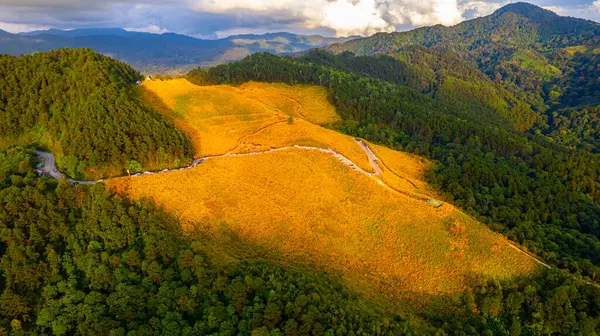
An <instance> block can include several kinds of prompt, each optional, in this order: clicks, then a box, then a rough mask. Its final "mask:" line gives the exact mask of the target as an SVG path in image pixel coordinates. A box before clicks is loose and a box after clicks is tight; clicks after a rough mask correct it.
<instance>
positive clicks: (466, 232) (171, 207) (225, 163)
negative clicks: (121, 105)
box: [107, 146, 536, 304]
mask: <svg viewBox="0 0 600 336" xmlns="http://www.w3.org/2000/svg"><path fill="white" fill-rule="evenodd" d="M371 147H373V146H371ZM375 149H376V151H377V154H378V155H381V156H382V157H383V158H385V159H386V160H388V159H392V158H394V159H393V160H394V163H389V164H386V165H387V166H389V167H393V168H392V169H398V170H399V173H402V174H404V176H405V177H408V178H410V180H411V181H413V183H414V184H415V185H417V186H419V188H417V189H418V190H415V192H424V191H423V190H426V189H427V188H426V185H425V184H424V182H423V181H422V175H421V174H422V169H423V168H424V167H425V166H426V165H427V163H426V162H422V161H420V160H419V158H417V157H414V156H411V155H407V154H404V153H400V152H393V151H390V152H387V150H385V149H383V148H379V147H376V148H375ZM396 160H397V161H396ZM415 167H416V168H415ZM404 168H406V169H404ZM377 179H378V178H377V177H369V176H367V175H365V174H361V173H359V172H356V171H354V170H351V169H349V168H348V167H347V166H345V165H344V164H342V163H340V162H339V161H338V160H337V159H335V158H333V157H332V156H331V155H328V154H326V153H322V152H318V151H308V150H305V149H288V150H282V151H277V152H270V153H263V154H259V155H251V156H237V157H220V158H213V159H208V160H206V161H205V162H203V163H201V164H200V165H198V166H197V167H195V168H193V169H190V170H184V171H177V172H171V173H166V174H156V175H144V176H139V177H124V178H119V179H115V180H110V181H107V185H108V186H109V188H111V189H112V190H114V191H116V192H119V193H123V194H126V195H127V196H129V197H131V198H133V199H151V200H153V201H154V202H155V203H156V204H157V205H159V206H161V207H164V208H165V209H166V210H168V211H169V212H171V213H173V214H174V215H175V216H176V217H177V218H179V219H180V221H181V223H182V224H183V225H184V228H185V229H186V230H188V231H194V230H196V229H197V228H204V229H206V228H208V229H209V230H210V231H212V232H213V234H214V235H215V236H216V237H217V239H219V238H218V237H219V236H220V235H221V234H222V232H224V231H227V232H230V233H232V234H234V235H236V236H239V237H240V238H241V239H243V240H244V241H249V242H252V243H253V244H255V245H257V246H260V247H261V248H264V249H267V250H268V251H269V252H268V253H266V254H265V255H264V257H266V258H268V259H271V260H272V261H274V262H283V263H287V264H292V265H311V266H316V267H317V268H318V269H321V270H325V271H328V272H333V273H335V274H339V275H340V276H342V278H343V279H344V281H346V282H347V283H349V284H351V285H353V286H354V287H355V288H360V289H361V290H363V291H364V292H365V293H373V294H374V295H378V296H379V297H387V298H393V299H402V301H404V302H413V303H417V304H419V303H422V302H424V301H425V300H426V297H427V296H429V295H437V294H452V293H458V292H460V291H462V290H463V289H465V288H466V284H467V281H468V280H467V279H468V278H469V277H471V276H472V275H487V276H492V277H498V278H504V277H513V276H517V275H519V274H522V273H525V272H529V271H531V270H533V269H534V268H535V267H536V266H535V264H534V262H533V261H532V260H531V259H529V258H528V257H527V256H525V255H524V254H522V253H520V252H519V251H517V250H516V249H514V248H512V247H511V246H510V245H509V244H508V243H507V241H506V240H505V238H503V237H502V236H500V235H497V234H494V233H492V232H490V231H489V230H487V229H486V227H485V226H484V225H483V224H481V223H479V222H476V221H474V220H473V219H471V218H470V217H469V216H467V215H465V214H464V213H462V212H460V211H459V210H457V209H456V208H454V207H453V206H452V205H450V204H444V205H443V206H442V207H441V208H439V209H436V208H434V207H432V206H430V205H428V204H426V203H425V202H424V201H423V200H421V199H416V198H412V197H408V196H405V195H402V194H398V193H395V192H392V191H391V190H390V189H388V188H386V187H384V186H382V185H380V184H379V183H378V182H377ZM398 187H400V186H398ZM411 188H412V187H411ZM226 241H227V240H223V244H226ZM236 248H239V247H238V246H237V245H236V246H223V249H225V250H230V251H235V250H236Z"/></svg>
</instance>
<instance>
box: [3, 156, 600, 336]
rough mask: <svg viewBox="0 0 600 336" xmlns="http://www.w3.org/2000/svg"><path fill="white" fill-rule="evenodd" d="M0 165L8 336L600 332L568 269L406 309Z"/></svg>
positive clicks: (14, 162) (591, 293)
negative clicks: (220, 246) (228, 249)
mask: <svg viewBox="0 0 600 336" xmlns="http://www.w3.org/2000/svg"><path fill="white" fill-rule="evenodd" d="M0 158H1V159H2V160H1V161H0V163H1V166H0V173H1V174H2V175H1V176H0V232H2V235H0V334H12V335H25V334H52V335H89V334H102V335H155V334H159V335H207V334H219V335H238V334H241V335H253V336H256V335H444V334H449V335H464V334H486V335H493V334H509V333H510V334H512V335H518V334H521V333H522V334H564V335H569V334H573V335H577V334H580V335H592V334H594V333H597V332H600V330H599V328H600V327H599V325H600V317H599V315H598V314H599V312H600V290H599V289H598V288H597V287H595V286H591V285H587V284H585V283H584V282H583V281H581V280H579V279H578V278H576V277H573V275H571V274H568V273H567V272H565V271H559V270H556V269H554V270H545V271H543V272H541V273H540V274H535V275H532V276H530V277H525V278H520V279H514V280H507V281H501V282H499V281H496V280H491V279H490V280H487V279H474V282H473V289H472V290H470V291H468V292H467V293H465V294H464V295H462V296H461V297H460V298H456V299H451V300H448V298H440V302H444V305H443V306H440V305H435V306H434V307H429V308H425V309H424V310H423V311H421V312H418V313H414V314H403V315H399V314H397V313H395V312H389V311H386V310H383V309H381V308H378V306H377V305H376V304H375V303H373V302H371V301H369V300H366V299H365V298H364V297H362V296H360V295H358V294H357V293H354V292H352V291H351V290H349V289H348V288H347V287H345V286H344V285H343V284H342V283H340V282H339V280H335V279H332V278H330V276H329V275H327V274H322V273H317V272H313V271H310V270H293V269H289V268H282V267H278V266H275V265H272V264H269V263H266V262H263V261H260V260H240V259H239V258H236V256H235V255H226V254H227V252H224V251H223V249H215V244H214V243H211V238H210V236H207V235H205V234H204V233H203V232H202V231H199V232H197V233H196V234H194V235H191V236H184V235H183V234H182V233H181V231H180V229H179V225H180V224H179V223H178V222H177V221H176V220H175V219H174V218H172V217H171V216H170V215H168V214H167V213H165V212H163V211H159V210H155V209H153V208H152V207H151V206H150V205H148V204H145V203H132V202H130V201H128V200H124V199H121V198H119V197H117V196H114V195H110V194H109V193H107V192H106V191H105V189H104V187H103V185H102V184H98V185H95V186H81V185H72V184H69V183H67V182H66V181H61V182H56V181H53V180H49V179H46V178H45V177H39V176H37V175H36V174H34V173H33V171H32V170H31V168H30V165H31V163H32V158H31V157H30V156H29V155H28V154H27V153H26V152H25V151H24V149H23V148H20V147H12V148H10V149H8V150H1V149H0ZM199 224H201V223H199ZM239 243H244V242H239ZM216 256H218V258H216ZM224 260H229V261H227V262H224Z"/></svg>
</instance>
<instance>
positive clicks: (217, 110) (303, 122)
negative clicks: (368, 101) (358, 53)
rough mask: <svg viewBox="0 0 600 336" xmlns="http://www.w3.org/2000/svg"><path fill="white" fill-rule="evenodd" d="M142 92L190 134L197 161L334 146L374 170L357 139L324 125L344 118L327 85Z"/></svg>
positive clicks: (176, 85)
mask: <svg viewBox="0 0 600 336" xmlns="http://www.w3.org/2000/svg"><path fill="white" fill-rule="evenodd" d="M142 94H143V95H144V96H145V97H146V99H147V100H148V101H149V102H150V104H151V105H152V106H153V107H155V108H156V109H158V110H159V111H161V112H162V113H163V114H166V115H169V116H171V117H172V118H173V119H174V120H175V123H176V125H177V126H178V127H180V128H181V129H183V130H184V131H186V133H187V134H188V135H190V137H191V139H192V144H193V145H194V148H195V149H196V157H203V156H210V155H219V154H225V153H228V152H234V153H244V152H251V151H263V150H268V149H269V148H276V147H285V146H291V145H304V146H316V147H323V148H332V149H334V150H335V151H337V152H339V153H341V154H342V155H344V156H346V157H347V158H349V159H350V160H352V161H353V162H355V163H356V164H358V165H359V166H360V167H361V168H363V169H365V170H371V166H370V165H369V163H368V160H367V157H366V155H365V154H364V152H363V151H362V150H361V149H360V148H359V147H358V146H357V145H356V143H355V142H354V141H353V140H352V138H351V137H348V136H345V135H342V134H339V133H337V132H334V131H331V130H329V129H326V128H323V127H320V126H318V125H324V124H332V123H335V122H338V121H339V120H340V117H339V116H338V115H337V113H336V111H335V108H334V107H333V105H331V103H330V102H329V101H328V99H327V93H326V91H325V89H324V88H322V87H316V86H308V85H299V86H290V85H285V84H267V83H256V82H250V83H246V84H243V85H241V86H240V87H232V86H227V85H214V86H197V85H194V84H192V83H190V82H188V81H187V80H185V79H175V80H168V81H147V82H145V83H144V85H143V88H142ZM289 116H292V117H293V120H294V121H293V122H292V123H291V124H290V123H288V117H289Z"/></svg>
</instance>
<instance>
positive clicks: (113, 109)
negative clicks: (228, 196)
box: [0, 49, 192, 178]
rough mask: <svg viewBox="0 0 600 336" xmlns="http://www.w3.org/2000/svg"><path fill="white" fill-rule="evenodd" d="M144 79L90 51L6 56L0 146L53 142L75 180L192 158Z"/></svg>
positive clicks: (1, 59)
mask: <svg viewBox="0 0 600 336" xmlns="http://www.w3.org/2000/svg"><path fill="white" fill-rule="evenodd" d="M141 79H142V76H141V75H140V74H139V73H138V72H137V71H135V70H133V69H132V68H131V67H129V66H128V65H125V64H123V63H121V62H118V61H115V60H112V59H110V58H108V57H105V56H102V55H100V54H98V53H96V52H94V51H91V50H89V49H72V50H69V49H62V50H56V51H51V52H47V53H37V54H34V55H29V56H21V57H12V56H0V92H1V93H0V137H1V141H0V144H4V145H6V144H11V143H19V144H36V145H38V146H47V147H49V148H50V149H51V150H52V151H53V153H54V154H55V155H57V161H58V165H59V167H60V168H61V169H62V170H64V172H66V173H67V174H68V175H70V176H71V177H87V178H90V177H100V176H103V175H105V174H107V173H108V174H121V173H122V172H123V171H124V169H125V164H126V162H127V161H129V160H136V161H137V162H139V163H140V164H141V165H142V166H144V167H150V168H159V167H164V166H177V165H179V164H183V163H186V162H187V161H188V160H190V159H191V155H192V148H191V145H190V142H189V140H188V139H187V138H186V136H185V135H184V134H183V133H182V132H180V131H179V130H178V129H176V128H175V127H174V126H173V125H172V124H171V123H170V122H169V121H167V120H165V119H163V118H162V117H161V115H160V114H159V113H158V112H156V111H154V110H152V109H150V108H149V107H147V106H146V105H145V103H144V102H143V101H142V100H141V99H140V98H139V97H138V96H137V94H136V92H135V90H134V86H135V85H136V81H138V80H141Z"/></svg>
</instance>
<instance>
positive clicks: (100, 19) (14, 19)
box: [0, 0, 600, 38]
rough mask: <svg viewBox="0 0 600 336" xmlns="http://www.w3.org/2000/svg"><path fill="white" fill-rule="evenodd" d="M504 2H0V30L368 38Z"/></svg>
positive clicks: (546, 1) (589, 3)
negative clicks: (122, 30)
mask: <svg viewBox="0 0 600 336" xmlns="http://www.w3.org/2000/svg"><path fill="white" fill-rule="evenodd" d="M508 1H509V0H102V1H92V0H0V29H6V30H8V31H12V32H20V31H24V30H32V29H39V28H48V27H54V28H61V29H72V28H89V27H98V28H103V27H128V28H127V29H129V30H137V31H146V32H153V33H162V32H167V31H168V32H175V33H180V34H186V35H190V36H195V37H201V38H217V37H224V36H227V35H228V34H231V33H252V32H276V31H290V32H295V33H304V34H310V33H319V34H325V35H338V36H341V35H354V34H359V35H370V34H373V33H375V32H380V31H394V30H408V29H412V28H415V27H419V26H425V25H435V24H443V25H447V26H449V25H454V24H456V23H458V22H460V21H462V20H465V19H470V18H475V17H479V16H483V15H488V14H490V13H492V12H493V11H494V10H496V9H498V8H499V7H501V6H503V5H505V4H507V3H508ZM533 1H535V2H537V3H538V4H541V5H546V6H554V7H552V9H554V10H556V11H558V12H559V13H561V14H564V15H572V16H578V17H585V18H589V19H596V20H597V19H599V18H600V0H533ZM593 1H595V2H593ZM3 27H4V28H3Z"/></svg>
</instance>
